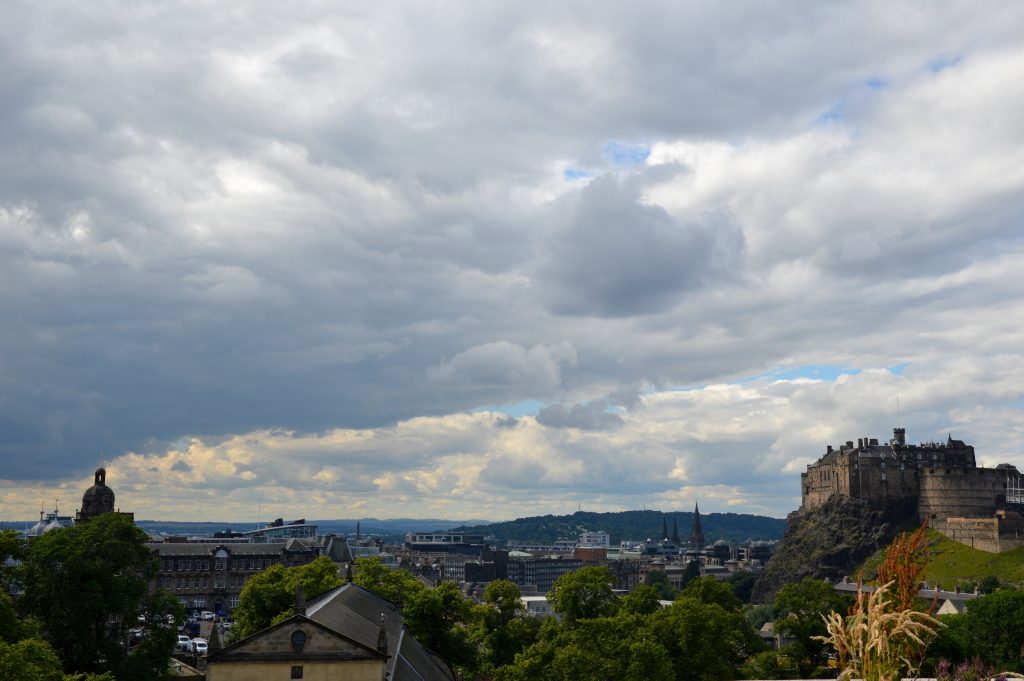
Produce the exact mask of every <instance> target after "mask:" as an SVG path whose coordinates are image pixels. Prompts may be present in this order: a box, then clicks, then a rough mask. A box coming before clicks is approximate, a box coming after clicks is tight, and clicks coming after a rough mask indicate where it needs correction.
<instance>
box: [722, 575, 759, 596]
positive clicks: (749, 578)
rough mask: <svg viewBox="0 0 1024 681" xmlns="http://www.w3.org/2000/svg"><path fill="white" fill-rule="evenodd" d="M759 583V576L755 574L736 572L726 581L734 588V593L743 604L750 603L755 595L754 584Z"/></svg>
mask: <svg viewBox="0 0 1024 681" xmlns="http://www.w3.org/2000/svg"><path fill="white" fill-rule="evenodd" d="M755 582H757V575H756V574H754V573H753V572H735V573H733V574H731V575H729V576H728V577H727V578H726V579H725V583H726V584H728V585H729V586H731V587H732V592H733V593H734V594H736V598H738V599H740V602H741V603H749V602H750V597H751V595H752V594H753V593H754V583H755Z"/></svg>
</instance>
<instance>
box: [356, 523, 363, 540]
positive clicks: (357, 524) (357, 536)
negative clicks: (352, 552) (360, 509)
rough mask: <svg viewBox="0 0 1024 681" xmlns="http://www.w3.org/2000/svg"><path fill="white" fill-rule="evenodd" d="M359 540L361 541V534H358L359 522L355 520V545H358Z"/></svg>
mask: <svg viewBox="0 0 1024 681" xmlns="http://www.w3.org/2000/svg"><path fill="white" fill-rule="evenodd" d="M360 539H362V536H361V532H360V527H359V521H358V520H357V521H356V543H357V544H358V543H359V540H360Z"/></svg>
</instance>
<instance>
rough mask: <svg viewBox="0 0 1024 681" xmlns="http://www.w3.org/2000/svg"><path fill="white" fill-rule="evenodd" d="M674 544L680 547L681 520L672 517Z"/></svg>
mask: <svg viewBox="0 0 1024 681" xmlns="http://www.w3.org/2000/svg"><path fill="white" fill-rule="evenodd" d="M672 543H673V544H675V545H676V546H678V545H679V518H677V517H675V516H672Z"/></svg>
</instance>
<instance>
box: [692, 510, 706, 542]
mask: <svg viewBox="0 0 1024 681" xmlns="http://www.w3.org/2000/svg"><path fill="white" fill-rule="evenodd" d="M690 546H691V548H694V549H697V550H700V549H702V548H704V528H703V527H701V523H700V506H699V505H697V503H696V502H694V504H693V529H692V530H691V531H690Z"/></svg>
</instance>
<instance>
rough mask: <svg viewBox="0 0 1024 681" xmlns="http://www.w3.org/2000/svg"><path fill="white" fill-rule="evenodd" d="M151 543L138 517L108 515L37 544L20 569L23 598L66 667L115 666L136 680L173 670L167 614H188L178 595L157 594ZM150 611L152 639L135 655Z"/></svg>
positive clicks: (125, 680)
mask: <svg viewBox="0 0 1024 681" xmlns="http://www.w3.org/2000/svg"><path fill="white" fill-rule="evenodd" d="M147 540H148V538H147V537H146V534H145V532H143V531H142V530H140V529H139V528H137V527H135V525H134V523H133V522H132V521H131V520H130V519H128V518H127V517H125V516H122V515H119V514H115V513H107V514H103V515H101V516H99V517H96V518H94V519H92V520H91V521H89V522H88V523H86V524H83V525H76V526H74V527H69V528H64V529H59V530H53V531H50V532H46V533H45V534H43V535H42V536H40V537H38V538H37V539H36V540H35V541H33V542H32V545H31V546H30V548H29V551H28V555H27V557H26V560H25V563H24V565H23V566H22V569H21V571H20V576H21V579H22V584H23V587H24V590H25V593H24V596H23V597H22V603H23V605H24V607H25V609H26V610H27V611H28V612H29V613H30V614H32V615H34V616H35V617H36V618H38V620H39V622H40V624H41V629H42V634H43V637H44V638H45V639H46V640H47V641H49V643H50V644H51V645H52V646H53V648H54V650H55V651H56V653H57V655H58V656H59V657H60V660H61V662H62V664H63V666H64V669H65V671H68V672H85V673H103V672H105V671H112V672H113V673H114V674H115V675H116V676H117V678H118V679H119V680H120V681H129V680H130V679H143V678H152V677H153V676H155V675H158V674H162V673H163V672H164V671H165V670H166V668H167V662H168V660H169V659H170V655H171V649H172V647H173V641H174V640H175V639H174V636H175V634H176V632H174V630H173V628H172V627H171V625H169V624H168V623H167V620H166V615H168V614H170V615H172V616H173V617H174V618H175V620H177V621H180V620H181V619H183V618H184V613H183V611H182V608H181V604H180V603H179V602H178V600H177V599H175V598H171V597H169V596H168V595H167V594H166V593H165V592H163V591H162V590H159V589H157V590H154V591H153V592H150V583H151V581H152V579H153V577H154V575H155V574H156V568H157V563H156V558H155V557H154V555H153V553H152V552H151V551H150V550H149V548H148V547H147V546H146V542H147ZM142 613H147V614H148V615H149V616H150V622H149V623H150V626H149V635H150V636H149V639H147V641H146V643H145V644H144V645H142V646H139V648H138V649H137V651H135V652H132V653H131V654H129V653H128V651H127V650H126V648H125V646H124V645H123V643H124V642H125V640H126V638H127V633H128V629H129V627H133V626H136V622H137V618H138V616H139V615H140V614H142ZM164 646H166V647H164Z"/></svg>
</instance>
